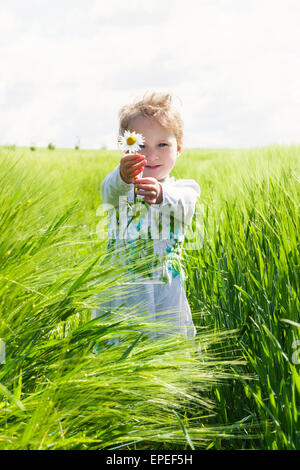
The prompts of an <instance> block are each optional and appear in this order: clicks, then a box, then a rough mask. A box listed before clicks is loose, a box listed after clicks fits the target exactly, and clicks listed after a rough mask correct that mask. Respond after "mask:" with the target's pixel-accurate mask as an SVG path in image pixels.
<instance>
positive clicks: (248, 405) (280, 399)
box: [187, 146, 300, 449]
mask: <svg viewBox="0 0 300 470" xmlns="http://www.w3.org/2000/svg"><path fill="white" fill-rule="evenodd" d="M299 156H300V149H299V147H295V146H292V147H289V148H284V147H278V146H272V147H269V148H266V149H261V150H254V149H253V150H248V151H235V152H232V154H230V155H228V156H227V157H225V158H222V160H221V159H216V160H214V161H213V162H211V163H212V165H211V167H210V169H209V170H208V171H203V172H202V170H201V165H199V166H198V169H199V173H198V174H199V180H200V181H202V190H203V191H202V198H203V200H204V201H205V202H206V204H205V208H206V211H205V214H206V216H205V222H204V229H205V239H204V244H203V248H202V249H201V250H199V252H197V253H194V254H193V256H192V257H190V258H189V261H190V262H189V263H187V271H188V276H189V281H190V282H189V295H190V299H191V302H192V304H193V308H194V309H195V310H199V311H200V312H201V314H200V316H199V322H198V323H199V325H214V326H215V328H216V329H217V330H218V329H220V328H224V327H225V328H228V329H232V328H238V329H239V332H238V334H237V335H236V336H235V338H231V339H230V340H229V343H230V344H231V345H232V349H233V352H232V354H229V358H230V357H234V349H235V347H236V346H239V347H241V348H242V350H243V355H244V358H245V359H246V360H247V362H248V366H247V370H248V372H249V373H253V374H254V377H255V380H254V381H253V382H248V383H246V382H244V383H243V382H241V381H238V382H236V383H234V382H232V383H231V384H230V385H229V386H226V387H221V388H219V389H218V390H217V391H215V393H216V398H217V400H218V402H219V410H220V413H219V414H218V418H219V419H218V422H220V423H228V422H230V421H233V420H234V419H235V418H236V417H239V418H240V417H241V416H248V420H249V421H251V419H252V418H254V419H256V418H258V417H259V418H261V420H262V423H263V424H262V425H261V430H260V442H259V444H258V443H257V442H250V441H248V442H247V445H248V446H249V445H250V446H252V447H254V448H256V447H257V446H258V447H259V448H267V449H299V447H300V441H299V412H300V401H299V395H300V377H299V361H300V357H299V356H300V355H299V353H298V355H297V349H298V351H299V344H300V342H299V333H300V331H299V328H300V322H299V312H300V302H299V234H300V224H299V196H300V185H299V182H300V173H299V164H300V159H299ZM297 340H298V343H297ZM297 344H298V347H297ZM236 371H237V373H238V371H239V368H236Z"/></svg>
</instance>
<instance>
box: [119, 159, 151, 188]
mask: <svg viewBox="0 0 300 470" xmlns="http://www.w3.org/2000/svg"><path fill="white" fill-rule="evenodd" d="M145 165H146V159H145V157H144V156H143V155H139V154H138V153H126V155H123V157H122V158H121V161H120V174H121V178H122V180H123V181H125V183H127V184H130V183H133V182H134V181H135V179H134V178H135V177H136V176H137V175H139V174H140V173H141V172H142V171H143V169H144V166H145Z"/></svg>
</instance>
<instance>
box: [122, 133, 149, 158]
mask: <svg viewBox="0 0 300 470" xmlns="http://www.w3.org/2000/svg"><path fill="white" fill-rule="evenodd" d="M144 142H145V139H144V137H143V136H142V134H138V133H137V132H130V131H125V132H124V135H120V136H119V138H118V144H119V147H120V149H121V150H123V152H130V153H135V152H137V151H138V150H140V148H141V145H143V144H144Z"/></svg>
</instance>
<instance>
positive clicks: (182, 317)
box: [93, 165, 200, 337]
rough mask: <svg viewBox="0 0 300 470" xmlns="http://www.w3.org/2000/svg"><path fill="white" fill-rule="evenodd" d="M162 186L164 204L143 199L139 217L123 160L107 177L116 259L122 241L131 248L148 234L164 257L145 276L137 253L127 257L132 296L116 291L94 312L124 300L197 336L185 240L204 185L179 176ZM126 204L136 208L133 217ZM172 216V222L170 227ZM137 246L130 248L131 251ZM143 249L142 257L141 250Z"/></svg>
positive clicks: (175, 329) (174, 328)
mask: <svg viewBox="0 0 300 470" xmlns="http://www.w3.org/2000/svg"><path fill="white" fill-rule="evenodd" d="M161 185H162V202H161V204H149V205H148V204H143V205H141V204H140V206H139V207H140V208H141V211H140V212H139V211H137V215H138V216H139V217H136V218H135V219H134V218H133V219H132V220H131V217H132V215H133V214H134V208H133V202H134V185H133V184H127V183H126V182H124V181H123V180H122V178H121V175H120V165H118V166H117V167H116V168H115V169H114V170H113V171H112V172H111V173H109V174H108V175H107V176H106V178H105V179H104V180H103V182H102V185H101V196H102V201H103V203H105V204H106V205H110V207H111V211H110V212H111V217H110V223H109V233H108V237H109V239H110V240H109V243H108V247H109V248H111V247H114V248H115V252H116V253H118V255H117V257H115V258H114V261H115V262H116V263H119V262H120V253H121V251H122V246H124V244H125V245H126V246H127V247H128V246H130V243H133V242H134V241H135V240H137V239H138V238H140V239H141V238H143V239H145V246H146V247H148V246H150V244H151V242H153V255H154V256H156V260H158V259H159V260H160V261H159V262H158V264H157V262H156V263H153V264H151V276H150V280H149V277H148V280H145V276H142V275H140V274H138V275H137V274H136V273H134V272H133V271H134V270H132V266H133V264H134V258H130V256H129V258H128V257H127V259H126V263H127V264H128V268H129V270H131V271H132V280H133V282H132V286H130V287H132V289H133V292H131V295H129V294H130V293H129V292H128V297H125V298H124V297H122V296H117V297H116V298H114V299H113V300H110V301H108V302H105V304H102V305H99V306H98V309H95V311H93V316H94V317H95V316H97V315H100V314H101V312H103V309H105V310H106V311H107V310H111V309H112V310H113V309H114V308H116V307H119V306H120V305H121V304H122V303H124V302H125V305H126V308H129V309H130V308H132V309H136V314H139V312H143V313H146V314H148V319H150V320H153V321H155V320H159V321H162V320H164V321H167V322H168V324H169V325H170V332H172V333H179V334H182V335H183V336H186V337H188V336H194V335H195V327H194V324H193V321H192V317H191V311H190V307H189V304H188V301H187V298H186V293H185V282H184V281H185V275H184V270H183V267H182V245H183V242H184V235H185V231H186V229H187V227H188V226H189V225H190V223H191V221H192V218H193V215H194V212H195V205H196V202H197V200H198V198H199V196H200V187H199V185H198V183H196V182H195V181H194V180H192V179H180V180H177V181H176V180H175V178H174V177H167V178H166V179H165V180H164V181H162V182H161ZM142 201H143V196H140V195H137V196H136V202H140V203H141V202H142ZM128 205H129V206H130V205H131V208H132V211H131V213H130V215H129V216H128V212H130V210H129V211H128ZM172 215H173V217H174V223H173V226H172V223H171V226H170V223H169V222H170V221H171V220H172ZM124 217H125V218H124ZM130 220H131V222H130ZM160 220H161V225H162V230H161V231H160V230H159V228H160V227H159V221H160ZM128 222H129V224H128ZM142 234H144V235H142ZM147 236H148V238H147ZM149 236H150V238H149ZM133 246H134V245H132V247H133ZM134 251H135V250H134V249H132V252H134ZM139 253H140V255H141V256H143V250H140V252H139ZM129 290H130V289H129ZM138 306H139V307H138Z"/></svg>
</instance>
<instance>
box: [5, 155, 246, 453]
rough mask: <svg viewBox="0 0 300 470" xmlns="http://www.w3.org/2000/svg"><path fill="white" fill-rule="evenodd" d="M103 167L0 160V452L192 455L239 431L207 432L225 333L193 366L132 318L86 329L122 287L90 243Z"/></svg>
mask: <svg viewBox="0 0 300 470" xmlns="http://www.w3.org/2000/svg"><path fill="white" fill-rule="evenodd" d="M50 154H51V155H50ZM107 156H108V154H107V153H106V154H100V155H98V154H97V153H96V152H94V153H89V152H86V153H84V152H80V153H79V154H78V156H77V154H76V157H75V156H74V155H73V153H72V152H67V151H57V150H54V151H51V152H49V153H47V150H46V151H45V150H40V149H37V150H36V152H34V156H32V154H29V153H28V152H27V151H25V150H24V149H15V150H13V151H12V150H8V151H7V150H6V151H5V150H2V151H1V160H0V178H1V194H0V208H1V221H0V224H1V237H0V260H1V271H0V302H1V306H0V311H1V316H0V338H1V339H2V340H3V341H4V342H5V346H6V361H5V363H3V364H1V365H0V448H1V449H108V448H109V449H112V448H116V447H118V448H134V449H138V448H139V449H143V448H148V449H149V448H172V447H173V448H199V447H203V446H204V447H207V446H210V445H213V443H214V442H215V441H218V442H219V439H220V437H223V438H225V439H229V438H230V437H231V436H232V435H236V436H237V437H238V436H239V435H240V434H241V432H245V431H244V429H245V427H244V426H243V425H242V427H241V424H240V423H239V422H236V423H231V424H230V426H220V425H217V426H215V425H214V424H213V423H207V424H206V425H204V422H205V420H206V419H207V416H212V415H213V413H214V403H213V399H212V398H209V396H208V391H209V389H210V388H211V387H212V388H213V387H215V386H216V385H217V384H218V383H219V382H222V381H226V380H229V379H230V377H231V376H232V373H231V372H230V371H229V369H228V364H227V361H226V358H225V357H222V355H221V354H219V355H218V356H215V355H213V356H211V355H210V348H211V347H212V346H213V345H214V347H217V345H220V347H221V348H222V344H223V342H224V341H225V339H226V337H227V332H222V333H221V334H215V333H212V332H206V331H205V332H203V333H202V334H201V335H200V341H201V344H202V345H203V346H204V345H205V346H206V348H205V349H204V350H203V352H202V353H201V358H199V355H198V354H197V346H196V347H195V345H193V344H192V343H188V342H187V341H186V340H184V339H180V338H173V339H172V338H171V339H164V340H159V341H158V340H157V341H155V342H154V341H151V340H150V339H149V338H148V337H147V335H146V334H144V330H143V324H142V323H141V322H140V321H139V322H138V321H137V319H134V317H132V316H131V315H129V314H130V312H128V315H118V312H112V313H113V315H112V316H111V317H110V318H107V316H105V315H102V316H100V317H99V318H97V319H95V320H91V309H92V308H93V307H95V306H96V305H97V303H98V302H99V301H100V300H101V299H102V301H104V300H105V299H106V296H107V295H109V292H110V288H111V287H116V286H118V285H123V284H124V283H125V282H126V281H128V273H127V272H126V271H124V268H123V267H122V266H112V264H111V262H110V256H109V255H110V254H109V253H107V252H106V246H105V245H106V243H105V242H104V241H103V240H98V238H97V236H96V225H97V223H98V220H97V217H96V208H97V206H98V204H99V203H100V200H99V195H100V184H101V179H102V178H103V176H104V174H105V173H106V172H107V168H106V165H105V162H107ZM115 156H116V154H115ZM113 163H114V162H113V161H112V162H110V165H113ZM146 261H147V260H145V264H146ZM142 262H143V261H141V263H142ZM120 335H121V336H122V337H123V338H124V339H125V341H124V342H122V343H121V344H119V345H114V346H112V345H111V344H110V343H109V342H108V340H109V339H111V338H114V337H117V336H120ZM96 346H97V348H98V351H99V353H98V354H96V353H95V347H96ZM203 361H204V362H203ZM231 362H232V364H233V363H234V361H231ZM239 362H240V359H237V360H236V363H239ZM205 391H206V392H207V395H206V396H205V397H204V392H205ZM199 423H202V424H203V425H202V426H201V425H200V424H199Z"/></svg>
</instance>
